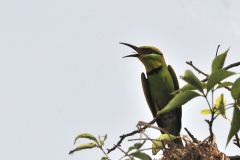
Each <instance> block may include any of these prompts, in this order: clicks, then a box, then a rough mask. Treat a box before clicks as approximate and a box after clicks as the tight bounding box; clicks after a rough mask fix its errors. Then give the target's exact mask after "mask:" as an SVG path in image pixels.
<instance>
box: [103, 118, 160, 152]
mask: <svg viewBox="0 0 240 160" xmlns="http://www.w3.org/2000/svg"><path fill="white" fill-rule="evenodd" d="M159 116H160V115H157V116H156V117H155V118H154V119H153V120H152V121H151V122H149V123H148V124H149V125H150V124H153V123H155V122H156V121H157V119H158V118H159ZM148 127H149V126H145V127H143V128H140V129H138V130H135V131H132V132H131V133H128V134H123V135H122V136H120V140H119V141H118V143H117V144H116V145H114V147H112V148H110V149H107V150H108V152H107V154H109V153H110V152H112V151H114V150H115V149H116V148H117V147H119V146H121V143H122V141H123V140H124V139H125V138H126V137H129V136H132V135H134V134H136V133H140V132H142V131H143V130H145V129H146V128H148Z"/></svg>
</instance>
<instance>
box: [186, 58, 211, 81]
mask: <svg viewBox="0 0 240 160" xmlns="http://www.w3.org/2000/svg"><path fill="white" fill-rule="evenodd" d="M186 63H187V64H188V65H190V66H192V67H193V68H194V69H195V70H196V71H198V73H201V74H203V75H204V76H206V77H208V76H209V75H208V74H206V73H204V72H203V71H201V70H200V69H198V68H197V67H195V66H194V65H193V64H192V61H189V62H188V61H187V62H186Z"/></svg>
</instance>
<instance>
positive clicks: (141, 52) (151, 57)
mask: <svg viewBox="0 0 240 160" xmlns="http://www.w3.org/2000/svg"><path fill="white" fill-rule="evenodd" d="M120 44H123V45H126V46H129V47H131V48H132V49H134V50H135V51H136V52H137V53H136V54H132V55H128V56H125V57H123V58H126V57H137V58H138V59H139V60H140V61H141V62H142V63H143V64H144V66H145V68H146V71H147V72H149V71H151V70H153V69H156V68H158V67H160V66H166V63H165V60H164V57H163V54H162V52H161V51H160V50H159V49H157V48H156V47H153V46H141V47H136V46H134V45H131V44H128V43H120Z"/></svg>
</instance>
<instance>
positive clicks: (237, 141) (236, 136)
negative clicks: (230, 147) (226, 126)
mask: <svg viewBox="0 0 240 160" xmlns="http://www.w3.org/2000/svg"><path fill="white" fill-rule="evenodd" d="M235 138H236V139H234V140H233V141H236V142H234V143H233V144H235V145H236V146H238V147H239V148H240V144H239V138H238V135H237V134H235Z"/></svg>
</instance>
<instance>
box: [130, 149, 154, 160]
mask: <svg viewBox="0 0 240 160" xmlns="http://www.w3.org/2000/svg"><path fill="white" fill-rule="evenodd" d="M130 156H133V157H136V158H139V159H141V160H152V158H151V157H150V156H149V155H147V154H146V153H143V152H139V151H137V152H133V153H131V154H130Z"/></svg>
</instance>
